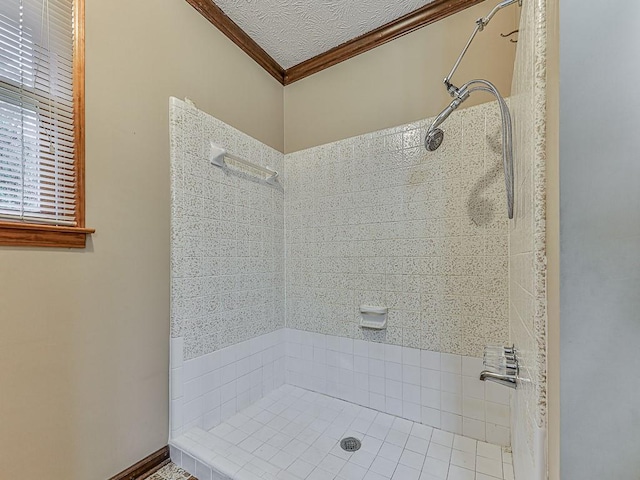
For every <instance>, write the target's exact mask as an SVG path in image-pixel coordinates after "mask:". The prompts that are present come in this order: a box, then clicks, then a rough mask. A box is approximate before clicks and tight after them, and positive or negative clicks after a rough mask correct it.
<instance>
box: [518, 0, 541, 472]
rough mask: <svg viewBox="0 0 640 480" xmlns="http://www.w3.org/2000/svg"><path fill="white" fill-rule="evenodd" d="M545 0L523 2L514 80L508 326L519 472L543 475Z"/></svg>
mask: <svg viewBox="0 0 640 480" xmlns="http://www.w3.org/2000/svg"><path fill="white" fill-rule="evenodd" d="M545 16H546V0H526V1H525V2H523V7H522V12H521V18H520V33H519V37H518V49H517V54H516V62H515V71H514V77H513V86H512V89H511V91H512V97H511V100H512V106H513V109H512V113H513V118H514V126H515V128H514V146H515V152H514V157H515V165H514V166H515V171H514V173H515V182H516V191H515V198H516V205H515V207H516V208H515V218H514V221H513V222H512V223H511V228H510V249H511V250H510V281H511V285H510V290H511V293H510V296H511V305H510V329H511V338H512V341H513V342H514V343H515V345H516V347H517V348H518V351H519V353H520V360H521V371H520V376H521V377H522V378H523V379H524V380H525V381H522V382H520V384H519V386H518V389H517V390H516V392H515V395H514V396H513V405H512V435H513V459H514V468H515V472H516V477H517V478H518V479H519V480H542V479H544V478H546V455H545V451H546V445H545V435H546V405H547V403H546V325H547V312H546V303H547V302H546V246H545V232H546V229H545V216H546V209H545V201H546V193H545V192H546V190H545V165H546V164H545V160H546V157H545V148H546V122H545V118H546V26H545V21H546V20H545Z"/></svg>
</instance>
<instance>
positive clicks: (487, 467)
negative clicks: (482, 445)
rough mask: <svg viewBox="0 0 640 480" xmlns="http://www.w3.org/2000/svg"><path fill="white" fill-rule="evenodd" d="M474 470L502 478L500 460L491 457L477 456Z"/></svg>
mask: <svg viewBox="0 0 640 480" xmlns="http://www.w3.org/2000/svg"><path fill="white" fill-rule="evenodd" d="M478 447H479V445H478ZM476 471H477V472H479V473H484V474H485V475H490V476H492V477H496V478H502V462H501V461H500V460H494V459H492V458H486V457H481V456H477V457H476Z"/></svg>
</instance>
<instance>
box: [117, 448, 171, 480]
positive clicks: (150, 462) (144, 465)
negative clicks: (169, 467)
mask: <svg viewBox="0 0 640 480" xmlns="http://www.w3.org/2000/svg"><path fill="white" fill-rule="evenodd" d="M170 461H171V459H170V458H169V446H168V445H167V446H164V447H162V448H161V449H160V450H158V451H156V452H153V453H152V454H151V455H149V456H147V457H145V458H143V459H142V460H140V461H139V462H137V463H135V464H133V465H131V466H130V467H129V468H127V469H126V470H123V471H122V472H120V473H118V474H117V475H115V476H113V477H111V478H110V479H109V480H141V479H143V478H146V477H148V476H149V475H151V474H152V473H154V472H156V471H157V470H159V469H160V468H162V467H164V466H165V465H166V464H167V463H169V462H170Z"/></svg>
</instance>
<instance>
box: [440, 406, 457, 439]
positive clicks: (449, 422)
mask: <svg viewBox="0 0 640 480" xmlns="http://www.w3.org/2000/svg"><path fill="white" fill-rule="evenodd" d="M440 424H441V425H440V428H442V429H443V430H446V431H447V432H451V433H457V434H462V415H456V414H455V413H449V412H444V411H443V412H441V413H440Z"/></svg>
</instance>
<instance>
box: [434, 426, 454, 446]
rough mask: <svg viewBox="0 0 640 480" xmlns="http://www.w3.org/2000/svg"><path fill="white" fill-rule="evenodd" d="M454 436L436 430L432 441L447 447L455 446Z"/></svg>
mask: <svg viewBox="0 0 640 480" xmlns="http://www.w3.org/2000/svg"><path fill="white" fill-rule="evenodd" d="M453 439H454V435H453V434H452V433H449V432H443V431H442V430H434V431H433V434H432V435H431V441H432V442H434V443H437V444H439V445H444V446H445V447H452V446H453Z"/></svg>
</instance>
